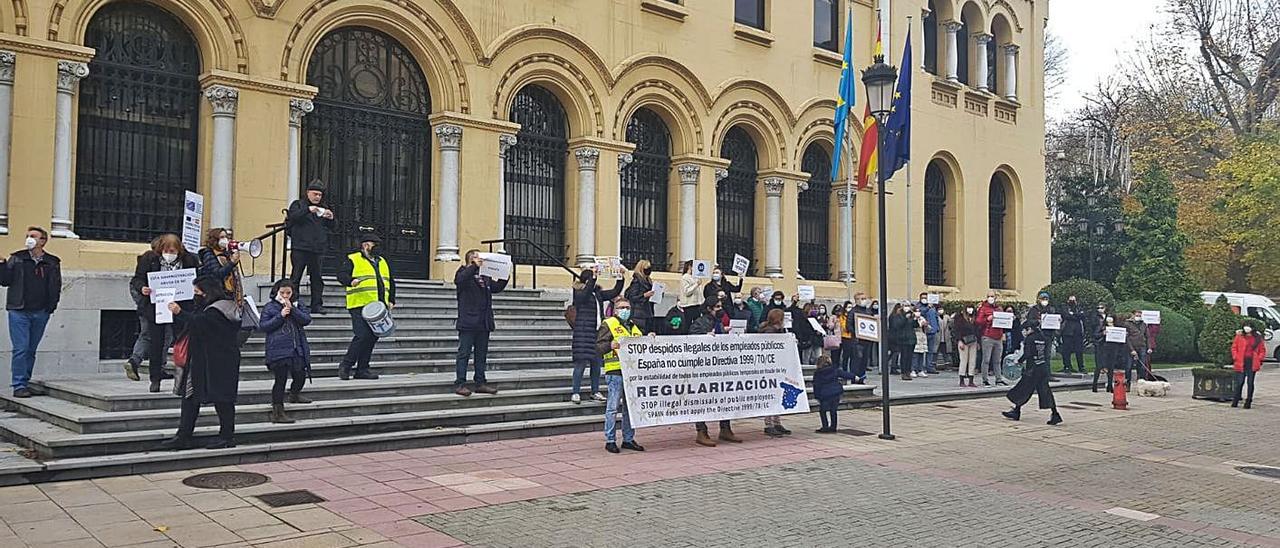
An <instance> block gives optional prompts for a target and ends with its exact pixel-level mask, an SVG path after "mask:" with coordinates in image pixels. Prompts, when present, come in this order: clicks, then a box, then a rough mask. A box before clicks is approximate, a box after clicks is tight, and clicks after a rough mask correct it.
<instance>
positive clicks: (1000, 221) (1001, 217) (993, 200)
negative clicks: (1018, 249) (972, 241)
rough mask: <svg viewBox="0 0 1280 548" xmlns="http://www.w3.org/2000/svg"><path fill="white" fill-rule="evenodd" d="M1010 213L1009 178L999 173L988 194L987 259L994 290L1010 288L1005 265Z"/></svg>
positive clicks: (992, 179)
mask: <svg viewBox="0 0 1280 548" xmlns="http://www.w3.org/2000/svg"><path fill="white" fill-rule="evenodd" d="M1008 213H1009V177H1008V176H1007V175H1005V174H1004V173H1000V172H997V173H996V174H995V175H992V176H991V189H990V190H989V192H988V194H987V244H988V250H987V257H988V258H989V260H988V266H989V269H990V279H991V288H992V289H1008V288H1009V269H1008V265H1007V264H1006V263H1005V260H1006V257H1005V256H1006V253H1005V251H1006V249H1007V248H1008V247H1009V244H1010V240H1011V238H1010V230H1009V227H1008V223H1006V219H1007V217H1008Z"/></svg>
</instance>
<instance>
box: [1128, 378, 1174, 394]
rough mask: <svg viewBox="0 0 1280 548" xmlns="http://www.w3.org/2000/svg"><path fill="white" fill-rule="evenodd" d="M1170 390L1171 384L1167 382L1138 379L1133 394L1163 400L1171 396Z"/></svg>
mask: <svg viewBox="0 0 1280 548" xmlns="http://www.w3.org/2000/svg"><path fill="white" fill-rule="evenodd" d="M1169 388H1170V384H1169V383H1168V382H1166V381H1148V380H1143V379H1138V382H1137V384H1136V386H1135V390H1134V391H1133V392H1134V393H1135V394H1137V395H1139V396H1146V397H1151V398H1163V397H1165V396H1166V395H1168V394H1169Z"/></svg>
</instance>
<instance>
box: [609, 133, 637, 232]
mask: <svg viewBox="0 0 1280 548" xmlns="http://www.w3.org/2000/svg"><path fill="white" fill-rule="evenodd" d="M633 161H635V157H634V156H632V155H631V153H630V152H622V153H619V154H618V200H617V201H618V217H617V219H618V222H617V225H618V226H617V229H616V230H614V231H613V234H614V237H615V238H616V241H615V242H614V243H616V244H617V245H616V246H614V249H616V250H618V255H622V173H623V172H624V171H626V170H627V166H629V165H631V162H633Z"/></svg>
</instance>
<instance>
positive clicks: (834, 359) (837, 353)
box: [822, 305, 844, 368]
mask: <svg viewBox="0 0 1280 548" xmlns="http://www.w3.org/2000/svg"><path fill="white" fill-rule="evenodd" d="M843 318H844V307H843V306H841V305H835V306H833V307H831V314H828V315H823V321H822V325H823V327H825V328H826V329H827V336H826V337H823V342H822V348H823V349H824V350H826V351H827V353H828V354H831V363H832V364H833V365H836V366H837V368H838V367H839V365H840V359H841V357H842V356H841V354H842V351H841V348H840V346H841V345H840V343H841V342H842V341H843V335H844V319H843Z"/></svg>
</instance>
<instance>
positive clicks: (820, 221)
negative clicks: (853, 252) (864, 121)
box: [798, 143, 831, 280]
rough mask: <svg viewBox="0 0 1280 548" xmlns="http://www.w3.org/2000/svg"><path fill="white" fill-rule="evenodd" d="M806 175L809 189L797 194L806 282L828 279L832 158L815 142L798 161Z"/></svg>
mask: <svg viewBox="0 0 1280 548" xmlns="http://www.w3.org/2000/svg"><path fill="white" fill-rule="evenodd" d="M800 171H803V172H805V173H808V174H809V189H808V190H805V191H804V192H801V193H800V204H799V213H800V219H799V230H800V233H799V235H798V236H799V243H800V265H799V266H800V275H801V276H804V278H805V279H806V280H830V279H831V247H830V234H831V228H830V226H831V225H830V219H831V155H830V154H828V153H827V149H826V148H824V147H823V146H822V145H819V144H818V143H813V144H811V145H809V147H808V148H806V149H805V150H804V156H803V157H802V158H801V159H800Z"/></svg>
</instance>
